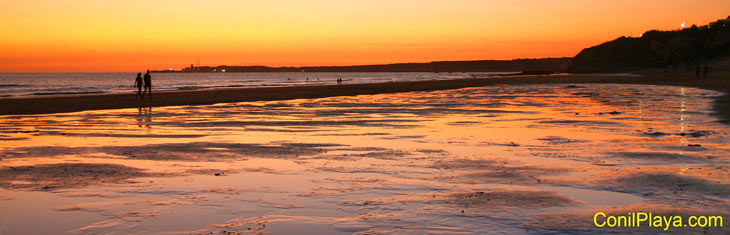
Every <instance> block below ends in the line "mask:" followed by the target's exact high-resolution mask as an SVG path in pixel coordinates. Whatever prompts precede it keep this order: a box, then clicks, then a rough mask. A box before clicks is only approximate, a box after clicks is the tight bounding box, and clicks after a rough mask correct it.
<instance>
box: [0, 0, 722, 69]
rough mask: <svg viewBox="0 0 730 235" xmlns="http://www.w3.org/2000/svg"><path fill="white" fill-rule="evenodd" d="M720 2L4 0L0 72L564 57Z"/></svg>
mask: <svg viewBox="0 0 730 235" xmlns="http://www.w3.org/2000/svg"><path fill="white" fill-rule="evenodd" d="M729 10H730V1H728V0H707V1H679V0H663V1H659V0H651V1H646V0H642V1H631V0H626V1H625V0H607V1H604V0H588V1H586V0H559V1H551V0H504V1H502V0H451V1H428V0H419V1H410V0H408V1H404V0H400V1H399V0H384V1H381V0H367V1H355V0H331V1H330V0H308V1H276V0H272V1H244V0H238V1H234V0H229V1H217V0H209V1H202V0H200V1H198V0H176V1H173V0H155V1H137V0H131V1H130V0H128V1H99V0H66V1H56V0H53V1H52V0H23V1H3V4H2V8H0V19H2V25H1V26H0V27H2V28H1V30H2V32H3V36H2V37H0V51H1V52H2V53H0V72H132V71H142V70H144V69H147V68H149V69H167V68H170V67H172V68H174V69H177V68H181V67H184V66H189V65H190V63H191V62H195V63H196V64H197V61H198V59H199V60H200V62H201V64H202V65H269V66H308V65H353V64H379V63H397V62H428V61H436V60H479V59H513V58H539V57H564V56H574V55H575V54H577V53H578V52H580V50H581V49H583V48H585V47H588V46H592V45H596V44H599V43H602V42H605V41H608V40H612V39H615V38H617V37H619V36H622V35H630V36H638V35H639V34H641V33H643V32H645V31H647V30H650V29H662V30H670V29H679V28H680V24H681V23H682V22H683V21H684V22H686V25H687V26H690V25H692V24H697V25H702V24H707V23H709V22H711V21H715V20H717V19H721V18H723V19H724V18H726V17H727V16H728V15H729V14H730V11H729Z"/></svg>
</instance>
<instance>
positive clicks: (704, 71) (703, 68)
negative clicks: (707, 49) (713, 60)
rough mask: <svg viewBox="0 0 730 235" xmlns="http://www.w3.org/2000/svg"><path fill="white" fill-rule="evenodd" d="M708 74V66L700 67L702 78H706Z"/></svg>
mask: <svg viewBox="0 0 730 235" xmlns="http://www.w3.org/2000/svg"><path fill="white" fill-rule="evenodd" d="M709 72H710V67H708V66H705V67H702V78H706V77H707V73H709Z"/></svg>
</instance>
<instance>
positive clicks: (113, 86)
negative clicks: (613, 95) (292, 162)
mask: <svg viewBox="0 0 730 235" xmlns="http://www.w3.org/2000/svg"><path fill="white" fill-rule="evenodd" d="M505 73H506V72H499V73H153V74H152V84H153V89H154V90H165V91H170V90H197V89H211V88H231V87H262V86H307V85H324V84H335V81H336V80H337V79H338V78H342V79H343V80H344V81H343V83H344V84H348V83H350V84H352V83H380V82H396V81H419V80H434V79H449V78H464V77H471V76H476V75H479V76H489V75H493V74H505ZM135 77H136V73H79V74H71V73H62V74H0V97H23V96H46V95H74V94H97V93H125V92H129V93H132V92H136V88H135V87H134V78H135Z"/></svg>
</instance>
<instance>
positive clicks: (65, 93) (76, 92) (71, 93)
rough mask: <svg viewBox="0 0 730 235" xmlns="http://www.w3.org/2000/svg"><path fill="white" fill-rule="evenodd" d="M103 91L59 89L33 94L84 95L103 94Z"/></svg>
mask: <svg viewBox="0 0 730 235" xmlns="http://www.w3.org/2000/svg"><path fill="white" fill-rule="evenodd" d="M101 93H105V92H103V91H59V92H36V93H32V95H38V96H42V95H84V94H101Z"/></svg>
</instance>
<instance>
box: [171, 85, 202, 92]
mask: <svg viewBox="0 0 730 235" xmlns="http://www.w3.org/2000/svg"><path fill="white" fill-rule="evenodd" d="M175 88H176V89H178V90H182V91H189V90H200V89H205V88H210V87H207V86H179V87H175Z"/></svg>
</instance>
